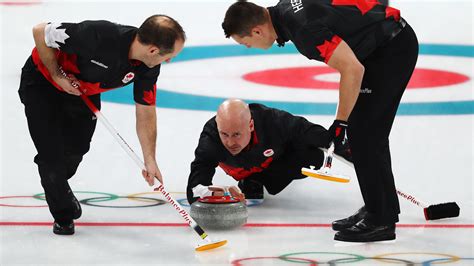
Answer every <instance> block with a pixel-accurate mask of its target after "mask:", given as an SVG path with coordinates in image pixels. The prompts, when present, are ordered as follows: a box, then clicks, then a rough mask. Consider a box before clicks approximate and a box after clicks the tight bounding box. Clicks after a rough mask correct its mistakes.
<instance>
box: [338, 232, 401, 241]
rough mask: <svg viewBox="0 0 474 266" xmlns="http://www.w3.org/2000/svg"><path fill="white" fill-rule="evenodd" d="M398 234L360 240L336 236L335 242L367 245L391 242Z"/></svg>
mask: <svg viewBox="0 0 474 266" xmlns="http://www.w3.org/2000/svg"><path fill="white" fill-rule="evenodd" d="M395 238H396V234H395V233H394V234H390V235H384V236H383V237H382V236H381V237H372V238H368V239H360V238H350V237H340V236H336V235H335V236H334V240H337V241H343V242H357V243H366V242H380V241H389V240H395Z"/></svg>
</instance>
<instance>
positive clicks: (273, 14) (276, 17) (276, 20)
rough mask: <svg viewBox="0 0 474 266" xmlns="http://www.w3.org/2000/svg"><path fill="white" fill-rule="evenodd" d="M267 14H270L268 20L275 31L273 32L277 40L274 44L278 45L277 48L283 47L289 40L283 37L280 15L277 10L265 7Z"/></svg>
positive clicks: (285, 36) (272, 7)
mask: <svg viewBox="0 0 474 266" xmlns="http://www.w3.org/2000/svg"><path fill="white" fill-rule="evenodd" d="M267 9H268V12H269V13H270V19H271V20H272V24H273V28H274V29H275V32H276V34H277V37H278V38H277V39H276V42H277V43H278V46H279V47H283V46H285V43H286V42H287V41H289V38H288V36H287V35H285V31H284V27H283V26H282V25H281V23H280V22H281V18H280V14H279V13H278V10H277V8H276V7H274V6H271V7H267Z"/></svg>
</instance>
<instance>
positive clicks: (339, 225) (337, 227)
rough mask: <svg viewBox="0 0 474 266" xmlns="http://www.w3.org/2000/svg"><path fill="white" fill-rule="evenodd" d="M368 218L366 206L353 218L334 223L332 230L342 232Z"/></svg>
mask: <svg viewBox="0 0 474 266" xmlns="http://www.w3.org/2000/svg"><path fill="white" fill-rule="evenodd" d="M366 216H367V210H366V209H365V206H364V207H362V208H360V209H359V210H358V211H357V212H356V213H354V214H353V215H352V216H349V217H347V218H345V219H341V220H337V221H334V222H332V230H334V231H341V230H344V229H347V228H350V227H352V226H354V225H355V224H356V223H357V222H359V221H360V220H362V219H364V218H365V217H366Z"/></svg>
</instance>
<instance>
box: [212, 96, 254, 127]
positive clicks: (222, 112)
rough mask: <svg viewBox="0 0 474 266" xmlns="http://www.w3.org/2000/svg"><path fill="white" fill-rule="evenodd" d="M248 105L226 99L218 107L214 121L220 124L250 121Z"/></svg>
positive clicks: (240, 101)
mask: <svg viewBox="0 0 474 266" xmlns="http://www.w3.org/2000/svg"><path fill="white" fill-rule="evenodd" d="M250 118H251V114H250V109H249V105H248V104H247V103H245V102H244V101H242V100H239V99H228V100H226V101H224V102H223V103H221V105H219V109H218V110H217V115H216V119H217V120H220V121H221V122H228V121H246V122H248V121H250Z"/></svg>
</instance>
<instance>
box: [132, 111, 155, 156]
mask: <svg viewBox="0 0 474 266" xmlns="http://www.w3.org/2000/svg"><path fill="white" fill-rule="evenodd" d="M136 119H137V124H136V126H137V135H138V139H139V141H140V145H141V148H142V152H143V159H144V160H145V163H146V162H154V161H155V151H156V135H157V133H156V132H157V130H156V128H157V127H156V111H155V106H145V105H141V104H137V105H136Z"/></svg>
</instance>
